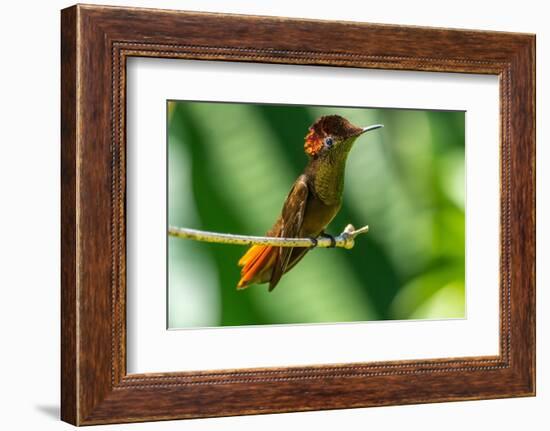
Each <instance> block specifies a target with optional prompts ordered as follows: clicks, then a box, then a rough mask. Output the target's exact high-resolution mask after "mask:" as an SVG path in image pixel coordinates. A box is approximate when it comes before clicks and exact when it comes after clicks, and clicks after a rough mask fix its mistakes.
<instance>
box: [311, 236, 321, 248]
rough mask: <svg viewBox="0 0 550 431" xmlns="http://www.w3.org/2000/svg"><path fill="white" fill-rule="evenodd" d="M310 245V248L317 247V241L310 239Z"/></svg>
mask: <svg viewBox="0 0 550 431" xmlns="http://www.w3.org/2000/svg"><path fill="white" fill-rule="evenodd" d="M310 240H311V242H312V244H311V248H315V247H317V244H319V241H317V238H310Z"/></svg>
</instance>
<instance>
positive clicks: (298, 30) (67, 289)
mask: <svg viewBox="0 0 550 431" xmlns="http://www.w3.org/2000/svg"><path fill="white" fill-rule="evenodd" d="M61 18H62V19H61V21H62V22H61V24H62V25H61V50H62V64H61V72H62V77H61V78H62V94H61V102H62V103H61V107H62V109H61V118H62V152H61V164H62V175H61V176H62V178H61V179H62V181H61V191H62V196H61V205H62V238H61V243H62V247H61V249H62V250H61V251H62V286H61V292H62V325H61V331H62V337H61V339H62V345H61V352H62V363H61V367H62V373H61V374H62V382H61V398H62V399H61V416H62V419H63V420H64V421H67V422H69V423H72V424H75V425H91V424H105V423H119V422H138V421H153V420H166V419H179V418H197V417H212V416H229V415H242V414H259V413H274V412H291V411H307V410H321V409H340V408H353V407H369V406H382V405H396V404H413V403H430V402H442V401H454V400H475V399H490V398H502V397H516V396H533V395H534V394H535V171H534V169H535V107H534V106H535V105H534V101H535V79H534V73H535V72H534V71H535V36H534V35H530V34H516V33H504V32H502V33H501V32H487V31H473V30H451V29H440V28H423V27H403V26H392V25H379V24H367V23H354V22H332V21H315V20H297V19H287V18H276V17H255V16H241V15H222V14H212V13H197V12H180V11H168V10H152V9H151V10H150V9H134V8H119V7H104V6H93V5H77V6H73V7H70V8H68V9H64V10H63V11H62V13H61Z"/></svg>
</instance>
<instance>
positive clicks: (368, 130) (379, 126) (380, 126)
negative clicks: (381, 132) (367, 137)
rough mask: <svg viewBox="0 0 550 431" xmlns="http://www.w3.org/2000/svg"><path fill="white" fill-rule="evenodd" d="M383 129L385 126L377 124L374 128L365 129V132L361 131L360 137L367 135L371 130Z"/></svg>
mask: <svg viewBox="0 0 550 431" xmlns="http://www.w3.org/2000/svg"><path fill="white" fill-rule="evenodd" d="M382 127H384V125H383V124H375V125H374V126H369V127H363V130H362V131H361V133H360V135H362V134H363V133H366V132H370V131H371V130H376V129H380V128H382Z"/></svg>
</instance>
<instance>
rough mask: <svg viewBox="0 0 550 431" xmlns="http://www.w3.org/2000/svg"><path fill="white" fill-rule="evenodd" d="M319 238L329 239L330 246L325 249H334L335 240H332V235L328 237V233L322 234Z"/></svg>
mask: <svg viewBox="0 0 550 431" xmlns="http://www.w3.org/2000/svg"><path fill="white" fill-rule="evenodd" d="M319 236H320V237H323V238H328V239H330V245H329V246H328V247H327V248H334V247H336V238H334V237H333V236H332V235H329V234H328V233H325V232H323V233H322V234H321V235H319Z"/></svg>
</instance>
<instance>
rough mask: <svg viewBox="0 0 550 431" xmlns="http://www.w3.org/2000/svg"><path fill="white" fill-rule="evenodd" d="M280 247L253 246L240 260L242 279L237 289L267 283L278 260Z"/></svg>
mask: <svg viewBox="0 0 550 431" xmlns="http://www.w3.org/2000/svg"><path fill="white" fill-rule="evenodd" d="M278 249H279V248H278V247H273V246H270V245H253V246H252V247H250V248H249V249H248V251H247V252H246V253H245V254H244V255H243V257H241V259H240V260H239V266H242V269H241V279H240V280H239V283H238V284H237V289H244V288H246V287H248V285H249V284H253V283H265V282H266V281H268V280H269V278H270V277H271V270H272V268H273V264H274V263H275V259H276V258H277V251H278Z"/></svg>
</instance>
